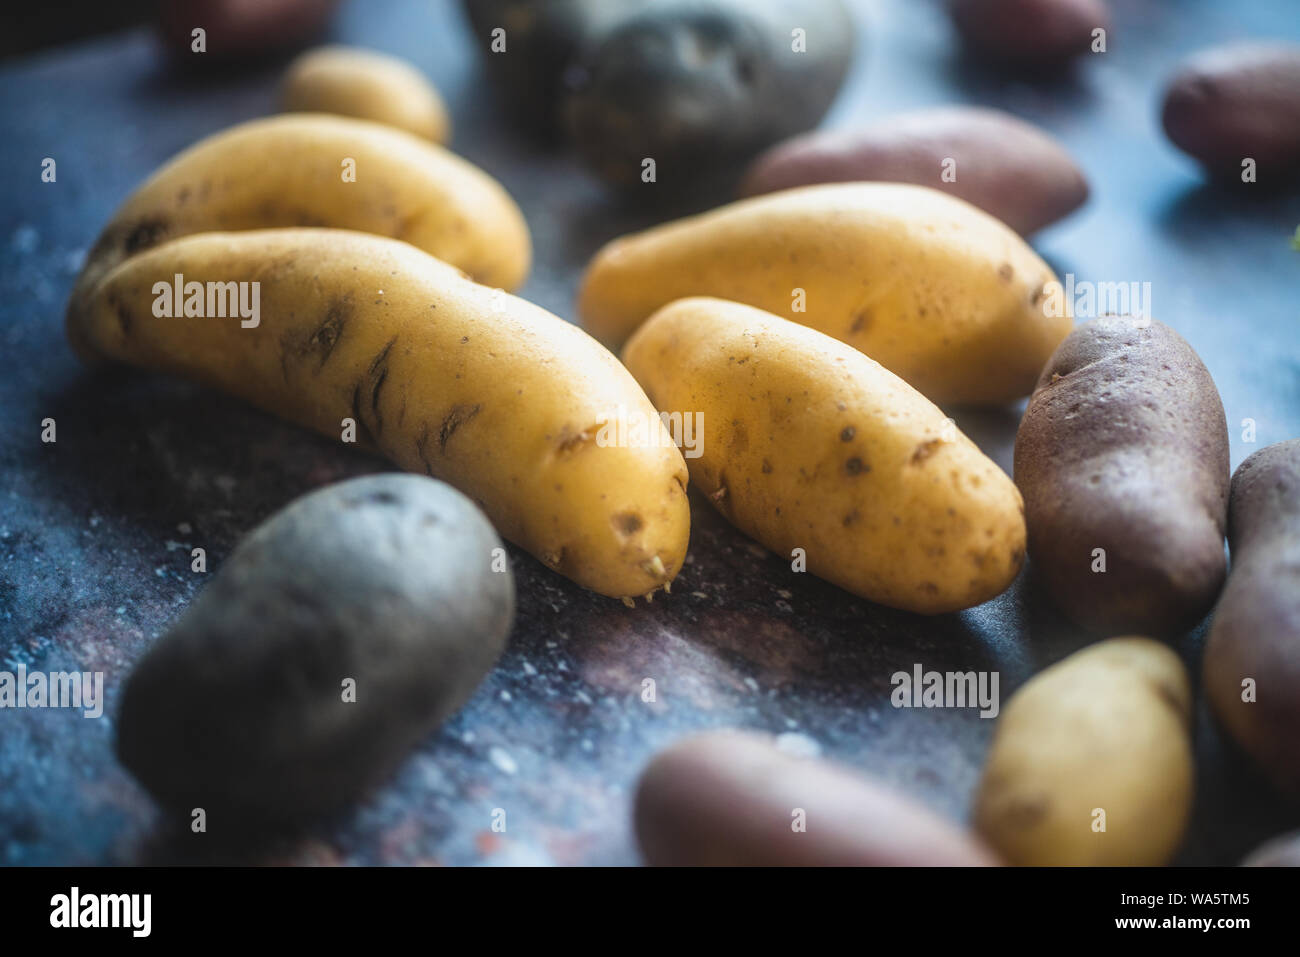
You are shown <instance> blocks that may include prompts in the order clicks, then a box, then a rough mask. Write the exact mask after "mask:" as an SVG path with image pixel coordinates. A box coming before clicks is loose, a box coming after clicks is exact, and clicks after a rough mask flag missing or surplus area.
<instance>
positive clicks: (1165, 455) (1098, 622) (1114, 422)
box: [1015, 316, 1228, 636]
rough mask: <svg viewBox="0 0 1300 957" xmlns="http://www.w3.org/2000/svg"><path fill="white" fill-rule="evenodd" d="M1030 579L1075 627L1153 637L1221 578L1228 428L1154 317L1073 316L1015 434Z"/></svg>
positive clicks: (1204, 378) (1179, 344)
mask: <svg viewBox="0 0 1300 957" xmlns="http://www.w3.org/2000/svg"><path fill="white" fill-rule="evenodd" d="M1015 478H1016V484H1017V485H1018V486H1020V491H1021V493H1022V494H1023V495H1024V497H1025V518H1026V522H1027V524H1028V526H1029V561H1030V574H1031V575H1032V576H1033V577H1035V578H1036V579H1038V580H1040V581H1041V582H1042V583H1043V584H1044V585H1045V586H1046V588H1047V591H1048V592H1049V593H1050V594H1051V596H1052V597H1053V598H1054V599H1055V601H1056V602H1057V604H1059V605H1060V606H1061V607H1062V608H1063V609H1064V610H1065V611H1066V612H1067V613H1068V614H1069V615H1070V616H1071V617H1072V618H1073V619H1074V620H1075V621H1076V622H1077V623H1079V624H1080V625H1082V626H1084V627H1086V628H1089V629H1091V630H1094V631H1097V632H1102V633H1106V632H1109V633H1111V634H1114V633H1115V632H1123V631H1134V632H1142V633H1143V634H1152V635H1158V636H1164V635H1169V634H1173V633H1176V632H1178V631H1180V630H1182V629H1184V628H1188V627H1190V626H1192V625H1194V624H1195V623H1196V622H1197V621H1199V620H1200V619H1201V618H1202V617H1203V616H1204V615H1205V613H1206V612H1207V611H1209V609H1210V606H1211V605H1212V604H1213V603H1214V599H1215V598H1216V596H1217V595H1218V593H1219V587H1220V586H1221V585H1222V584H1223V576H1224V572H1225V565H1226V562H1225V559H1224V554H1223V533H1224V526H1225V525H1226V523H1227V506H1228V424H1227V419H1226V417H1225V416H1224V412H1223V404H1222V402H1220V401H1219V393H1218V391H1217V390H1216V389H1215V387H1214V380H1213V379H1211V378H1210V373H1209V371H1208V370H1206V368H1205V365H1204V364H1203V363H1202V362H1201V360H1200V358H1199V357H1198V356H1197V355H1196V353H1195V352H1193V351H1192V348H1191V346H1189V345H1188V344H1187V343H1186V342H1185V341H1184V340H1183V338H1182V337H1181V336H1180V335H1178V333H1176V332H1174V330H1172V329H1170V328H1169V327H1168V326H1166V325H1164V324H1163V323H1160V322H1155V321H1153V320H1150V319H1141V318H1136V317H1133V316H1105V317H1102V318H1100V319H1094V320H1092V321H1091V322H1087V323H1084V324H1083V325H1081V326H1079V327H1078V328H1076V329H1075V330H1074V332H1072V333H1071V334H1070V336H1069V338H1067V339H1066V340H1065V342H1063V343H1061V347H1060V348H1059V349H1057V350H1056V353H1055V355H1053V356H1052V359H1051V361H1050V362H1048V364H1047V367H1046V368H1045V369H1044V370H1043V374H1042V377H1041V378H1040V379H1039V381H1038V388H1037V389H1035V390H1034V394H1033V396H1032V397H1031V398H1030V400H1029V407H1028V408H1027V409H1026V410H1025V417H1024V419H1023V420H1022V421H1021V423H1020V430H1019V432H1018V433H1017V435H1016V450H1015Z"/></svg>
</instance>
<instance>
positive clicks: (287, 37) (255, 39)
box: [156, 0, 339, 67]
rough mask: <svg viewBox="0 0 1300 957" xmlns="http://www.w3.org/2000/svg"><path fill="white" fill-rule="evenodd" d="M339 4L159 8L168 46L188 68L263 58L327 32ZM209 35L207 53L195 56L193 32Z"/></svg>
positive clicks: (290, 1) (273, 1) (199, 2)
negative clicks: (327, 25)
mask: <svg viewBox="0 0 1300 957" xmlns="http://www.w3.org/2000/svg"><path fill="white" fill-rule="evenodd" d="M338 5H339V0H256V2H254V3H250V2H248V0H167V2H164V3H158V4H156V7H157V10H158V33H159V35H160V37H161V38H162V41H163V44H164V45H165V46H166V47H167V48H168V49H169V50H171V52H172V53H173V54H174V55H175V56H176V57H177V58H178V59H180V60H183V61H184V62H185V63H186V64H187V65H190V66H198V67H201V66H203V65H205V64H206V63H208V62H213V63H222V62H228V61H230V60H232V59H239V58H241V57H249V56H258V55H261V54H264V53H268V52H269V51H272V50H278V49H281V48H284V47H290V46H294V45H297V44H300V43H302V42H303V41H304V40H306V39H307V38H309V37H311V36H315V35H317V34H319V33H321V32H322V30H323V28H324V26H325V24H326V23H327V22H328V21H329V19H330V17H331V16H332V15H333V13H334V10H335V8H336V7H337V6H338ZM196 26H202V27H203V29H204V30H205V31H206V33H207V36H206V49H205V50H204V52H203V53H200V54H196V53H194V52H193V43H194V37H193V34H192V31H193V30H194V28H195V27H196Z"/></svg>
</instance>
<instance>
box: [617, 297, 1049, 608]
mask: <svg viewBox="0 0 1300 957" xmlns="http://www.w3.org/2000/svg"><path fill="white" fill-rule="evenodd" d="M623 361H624V362H625V363H626V364H627V367H628V369H630V370H631V372H632V374H633V375H634V376H636V378H637V381H638V382H640V383H641V385H642V386H644V387H645V390H646V394H647V395H649V396H650V399H651V401H653V402H654V404H655V406H656V407H657V408H659V409H660V410H661V411H662V412H667V413H671V414H676V413H682V414H683V416H691V415H693V414H696V413H698V414H700V415H701V416H702V426H703V442H702V444H701V448H700V450H699V451H700V452H701V453H702V454H700V455H699V457H698V458H695V457H692V456H691V451H692V450H691V449H690V448H689V447H688V449H687V463H688V465H689V467H690V471H691V481H693V482H694V483H695V485H696V486H697V487H698V488H700V489H701V490H702V491H703V492H705V493H706V494H707V495H708V496H709V498H710V500H711V501H712V502H713V503H714V504H715V505H716V506H717V507H718V510H719V511H721V512H722V514H723V515H725V516H726V517H727V518H728V519H729V520H730V521H731V522H732V523H733V524H734V525H735V526H736V527H737V528H739V529H740V530H741V531H743V532H745V533H746V534H747V535H750V536H752V537H753V538H755V539H757V540H758V541H760V542H762V543H763V544H764V545H766V546H767V547H768V548H770V549H772V550H773V551H774V552H776V553H777V554H779V555H782V556H784V557H787V558H790V559H791V561H792V562H793V561H795V560H797V559H798V557H799V556H798V554H797V553H795V552H794V549H803V552H804V555H805V557H806V560H807V570H808V571H811V572H812V573H814V574H816V575H819V576H820V577H822V578H825V579H827V580H829V581H832V582H834V583H835V584H837V585H839V586H840V587H842V588H845V589H847V590H849V591H851V592H853V593H854V594H857V595H861V596H862V597H864V598H869V599H871V600H872V601H876V602H880V603H881V604H885V605H891V606H893V607H895V608H905V609H907V610H909V611H916V612H921V613H923V614H937V613H939V612H947V611H955V610H956V609H959V608H969V607H970V606H972V605H978V604H979V603H981V602H983V601H987V600H988V599H990V598H992V597H993V596H994V595H997V594H998V593H999V592H1001V591H1003V590H1004V589H1005V588H1006V587H1007V586H1008V585H1009V584H1010V583H1011V581H1012V579H1014V578H1015V577H1016V573H1017V571H1019V569H1020V563H1021V560H1022V558H1023V556H1024V549H1025V522H1024V509H1023V506H1022V504H1021V501H1020V493H1019V492H1018V491H1016V487H1015V485H1014V484H1013V483H1012V481H1011V479H1010V478H1008V477H1007V475H1006V473H1004V472H1003V471H1002V470H1001V469H999V468H998V467H997V466H996V465H995V464H994V463H993V462H991V461H990V460H989V459H987V458H986V457H985V456H984V455H983V453H981V452H980V450H979V449H978V448H976V447H975V445H974V443H972V442H971V441H970V439H968V438H966V436H964V435H962V434H961V432H959V431H958V430H957V428H956V426H954V425H953V424H952V422H951V421H950V420H948V419H946V418H945V417H944V414H943V413H942V412H941V411H939V409H938V408H936V407H935V406H934V405H933V404H932V403H930V402H929V401H928V400H927V399H926V398H925V397H924V396H922V395H921V394H920V393H918V392H917V391H916V390H915V389H913V388H911V387H910V386H909V385H908V384H907V383H906V382H904V381H903V380H902V379H900V378H898V376H896V375H894V374H893V373H891V372H889V371H888V370H886V369H885V368H883V367H882V366H880V365H879V364H878V363H876V362H874V361H872V360H871V359H869V358H867V357H866V356H864V355H863V354H862V353H860V352H857V351H856V350H854V349H851V348H850V347H848V346H846V345H844V344H843V343H841V342H837V341H835V340H834V339H832V338H830V337H829V336H825V335H822V334H821V333H820V332H816V331H815V330H812V329H808V328H806V327H804V326H800V325H796V324H795V323H793V322H787V321H786V320H784V319H782V318H780V317H779V316H773V315H770V314H769V313H765V312H762V311H760V310H758V309H754V308H751V307H749V306H743V305H740V304H738V303H734V302H725V301H723V300H720V299H703V298H697V299H683V300H681V301H679V302H675V303H672V304H671V305H669V306H666V307H665V308H663V309H662V310H660V311H659V312H658V313H656V314H655V315H654V316H653V317H652V318H651V319H650V321H649V322H647V323H646V324H645V325H644V326H642V327H641V329H640V330H639V331H638V332H637V333H636V334H635V335H634V336H633V337H632V339H631V340H630V341H629V342H628V343H627V346H626V348H625V349H624V350H623Z"/></svg>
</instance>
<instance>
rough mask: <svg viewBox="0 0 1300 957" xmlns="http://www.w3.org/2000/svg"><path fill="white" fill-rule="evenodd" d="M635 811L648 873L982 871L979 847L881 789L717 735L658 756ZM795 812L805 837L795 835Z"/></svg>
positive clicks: (769, 746)
mask: <svg viewBox="0 0 1300 957" xmlns="http://www.w3.org/2000/svg"><path fill="white" fill-rule="evenodd" d="M635 800H636V804H635V810H634V817H635V826H636V833H637V840H638V842H639V843H640V845H641V853H642V855H643V856H644V857H645V860H646V862H647V863H649V864H652V865H659V866H669V867H673V866H686V867H689V866H705V867H707V866H720V867H727V866H733V867H734V866H749V867H835V866H840V867H890V866H905V867H906V866H911V867H918V866H934V867H980V866H988V865H995V864H997V863H998V861H997V859H996V858H995V857H994V855H993V854H992V852H990V851H989V849H988V848H987V847H985V846H984V845H983V844H982V843H981V842H980V841H979V839H978V838H976V837H975V836H974V835H972V834H969V833H967V832H966V831H964V830H962V829H961V828H959V827H958V826H956V825H954V824H952V823H950V822H948V821H945V820H943V819H942V818H939V817H937V816H935V815H934V814H932V813H930V812H929V811H927V810H926V809H925V808H924V807H922V806H920V805H917V804H914V803H912V802H909V801H907V800H906V799H905V798H904V797H903V796H902V795H900V794H896V793H894V792H892V791H890V790H888V789H886V788H885V787H883V786H881V785H878V784H876V783H875V782H873V781H871V780H869V779H867V778H863V777H860V776H859V775H856V774H853V773H851V772H850V771H848V770H847V769H844V768H841V767H838V766H836V765H834V764H831V763H829V762H826V761H820V760H816V759H808V758H798V757H793V756H790V755H787V754H785V753H784V752H782V751H781V750H780V749H778V748H777V747H776V746H775V745H774V744H773V742H772V739H771V738H769V737H768V736H767V735H759V734H754V733H749V732H737V731H714V732H709V733H706V734H700V735H696V736H694V737H690V738H686V739H684V740H682V741H679V742H677V743H676V744H673V745H672V746H671V747H669V748H667V749H665V750H664V751H661V752H660V753H659V754H657V755H656V756H655V758H654V760H653V761H651V763H650V765H649V766H648V767H647V768H646V770H645V771H644V772H643V773H642V775H641V780H640V783H639V784H638V785H637V792H636V799H635ZM795 808H802V809H803V810H804V811H805V812H806V815H807V831H805V832H802V833H800V832H796V831H794V830H793V829H792V828H791V824H792V823H793V821H794V818H793V812H794V809H795Z"/></svg>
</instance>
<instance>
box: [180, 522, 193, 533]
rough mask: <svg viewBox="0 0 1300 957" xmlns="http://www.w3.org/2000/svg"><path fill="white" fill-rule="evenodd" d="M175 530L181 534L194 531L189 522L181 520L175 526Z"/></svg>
mask: <svg viewBox="0 0 1300 957" xmlns="http://www.w3.org/2000/svg"><path fill="white" fill-rule="evenodd" d="M176 531H178V532H180V533H181V534H182V535H188V534H189V533H190V532H192V531H194V526H193V525H191V524H190V523H189V522H181V523H180V524H179V525H177V526H176Z"/></svg>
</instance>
